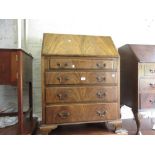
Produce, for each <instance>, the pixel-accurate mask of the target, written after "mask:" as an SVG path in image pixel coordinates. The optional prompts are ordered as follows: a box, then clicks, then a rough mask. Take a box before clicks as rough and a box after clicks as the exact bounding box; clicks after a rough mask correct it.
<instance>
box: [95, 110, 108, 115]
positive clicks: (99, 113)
mask: <svg viewBox="0 0 155 155" xmlns="http://www.w3.org/2000/svg"><path fill="white" fill-rule="evenodd" d="M96 114H97V115H98V116H100V117H104V116H105V115H106V114H107V111H106V110H105V111H101V110H97V111H96Z"/></svg>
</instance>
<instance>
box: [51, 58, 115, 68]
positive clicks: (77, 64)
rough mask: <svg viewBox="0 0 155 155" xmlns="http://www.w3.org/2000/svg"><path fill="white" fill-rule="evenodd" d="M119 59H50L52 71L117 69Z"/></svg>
mask: <svg viewBox="0 0 155 155" xmlns="http://www.w3.org/2000/svg"><path fill="white" fill-rule="evenodd" d="M117 65H118V64H117V59H116V60H115V59H108V58H107V59H103V58H102V59H101V58H100V59H99V58H98V59H97V58H93V59H92V58H91V57H89V58H85V57H83V58H82V57H80V58H78V57H74V58H73V57H71V58H70V57H65V58H59V59H58V58H56V57H55V58H54V59H52V58H51V59H50V69H101V70H103V69H116V68H117Z"/></svg>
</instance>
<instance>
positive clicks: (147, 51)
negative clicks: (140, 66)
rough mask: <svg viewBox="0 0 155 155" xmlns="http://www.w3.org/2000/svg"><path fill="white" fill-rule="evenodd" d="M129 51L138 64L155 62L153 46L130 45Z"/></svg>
mask: <svg viewBox="0 0 155 155" xmlns="http://www.w3.org/2000/svg"><path fill="white" fill-rule="evenodd" d="M130 49H131V51H134V54H135V57H136V58H137V60H138V61H139V62H149V63H150V62H153V63H154V62H155V45H139V44H130Z"/></svg>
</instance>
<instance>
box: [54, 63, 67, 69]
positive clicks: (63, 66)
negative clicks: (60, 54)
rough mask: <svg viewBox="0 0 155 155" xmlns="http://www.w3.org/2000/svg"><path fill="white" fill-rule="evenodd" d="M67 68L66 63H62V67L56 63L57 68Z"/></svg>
mask: <svg viewBox="0 0 155 155" xmlns="http://www.w3.org/2000/svg"><path fill="white" fill-rule="evenodd" d="M68 66H69V65H68V63H64V64H63V65H62V64H60V63H57V67H59V68H65V67H68Z"/></svg>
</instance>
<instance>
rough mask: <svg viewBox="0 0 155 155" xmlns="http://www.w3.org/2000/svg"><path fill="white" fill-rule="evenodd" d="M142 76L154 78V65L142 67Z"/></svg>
mask: <svg viewBox="0 0 155 155" xmlns="http://www.w3.org/2000/svg"><path fill="white" fill-rule="evenodd" d="M144 75H146V76H154V75H155V64H154V63H151V64H145V66H144Z"/></svg>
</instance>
